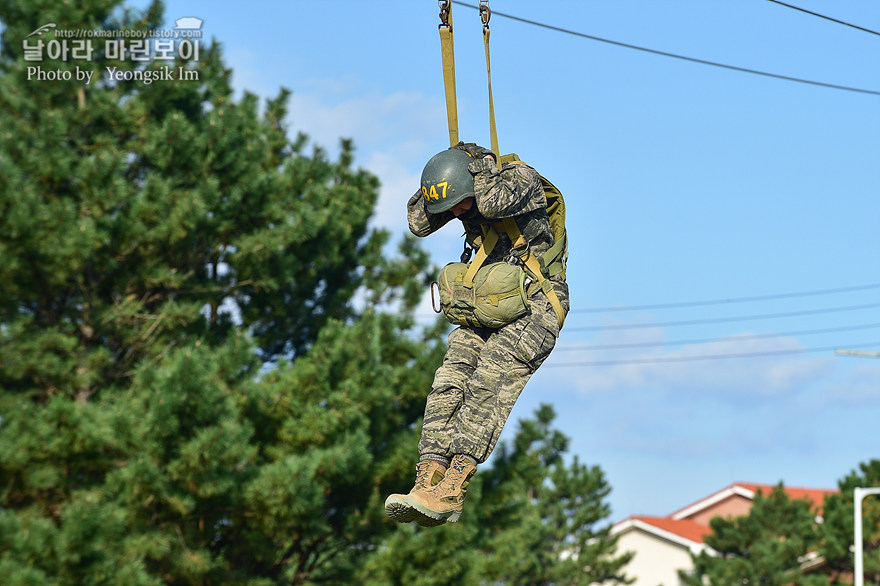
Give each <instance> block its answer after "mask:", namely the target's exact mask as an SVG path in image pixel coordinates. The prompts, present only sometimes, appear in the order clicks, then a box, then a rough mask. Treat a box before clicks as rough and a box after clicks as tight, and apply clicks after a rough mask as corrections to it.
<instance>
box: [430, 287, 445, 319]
mask: <svg viewBox="0 0 880 586" xmlns="http://www.w3.org/2000/svg"><path fill="white" fill-rule="evenodd" d="M435 286H436V287H437V297H436V301H435V297H434V287H435ZM439 301H440V283H438V282H437V281H432V282H431V309H433V310H434V313H440V312H441V311H443V309H442V308H441V307H437V303H439Z"/></svg>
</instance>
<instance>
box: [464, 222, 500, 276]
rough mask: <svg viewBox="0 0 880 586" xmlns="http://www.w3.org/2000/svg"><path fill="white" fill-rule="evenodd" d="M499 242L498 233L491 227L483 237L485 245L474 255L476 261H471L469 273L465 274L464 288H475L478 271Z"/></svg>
mask: <svg viewBox="0 0 880 586" xmlns="http://www.w3.org/2000/svg"><path fill="white" fill-rule="evenodd" d="M497 242H498V232H496V231H495V228H493V227H492V226H489V230H488V231H487V232H486V234H485V235H484V236H483V244H482V245H481V246H480V248H479V250H477V252H476V253H475V254H474V260H472V261H471V264H470V266H469V267H468V270H467V272H466V273H465V274H464V286H465V287H467V288H468V289H471V288H473V286H474V278H476V276H477V271H478V270H480V267H481V266H483V263H484V262H486V259H487V258H489V254H490V253H491V252H492V249H493V248H495V244H496V243H497Z"/></svg>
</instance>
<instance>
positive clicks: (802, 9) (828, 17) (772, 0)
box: [770, 0, 880, 37]
mask: <svg viewBox="0 0 880 586" xmlns="http://www.w3.org/2000/svg"><path fill="white" fill-rule="evenodd" d="M770 2H774V3H776V4H779V5H780V6H786V7H788V8H794V9H795V10H800V11H801V12H806V13H807V14H812V15H813V16H818V17H819V18H824V19H825V20H830V21H831V22H836V23H837V24H842V25H845V26H848V27H852V28H854V29H858V30H860V31H865V32H866V33H871V34H872V35H877V36H878V37H880V33H878V32H877V31H872V30H871V29H869V28H865V27H862V26H858V25H855V24H850V23H848V22H844V21H842V20H837V19H836V18H831V17H830V16H825V15H824V14H819V13H818V12H813V11H811V10H807V9H805V8H801V7H799V6H794V5H792V4H786V3H785V2H780V1H779V0H770Z"/></svg>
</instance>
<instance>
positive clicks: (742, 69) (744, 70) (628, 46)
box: [452, 0, 880, 96]
mask: <svg viewBox="0 0 880 586" xmlns="http://www.w3.org/2000/svg"><path fill="white" fill-rule="evenodd" d="M452 3H453V4H459V5H461V6H466V7H468V8H473V9H475V10H479V6H474V5H473V4H468V3H467V2H461V1H459V0H452ZM492 14H493V15H496V16H500V17H502V18H509V19H510V20H516V21H518V22H522V23H525V24H530V25H533V26H537V27H541V28H545V29H548V30H552V31H556V32H560V33H565V34H567V35H573V36H576V37H581V38H584V39H590V40H592V41H599V42H600V43H608V44H609V45H615V46H618V47H624V48H626V49H634V50H636V51H643V52H645V53H651V54H654V55H661V56H663V57H672V58H673V59H681V60H682V61H689V62H691V63H700V64H702V65H711V66H712V67H721V68H723V69H730V70H733V71H740V72H742V73H751V74H754V75H762V76H764V77H772V78H775V79H783V80H786V81H794V82H797V83H805V84H809V85H816V86H821V87H826V88H831V89H836V90H844V91H848V92H858V93H862V94H871V95H874V96H880V91H875V90H866V89H862V88H855V87H849V86H844V85H837V84H833V83H825V82H821V81H813V80H809V79H802V78H799V77H790V76H788V75H780V74H778V73H769V72H767V71H759V70H757V69H748V68H746V67H739V66H736V65H727V64H725V63H718V62H716V61H707V60H705V59H697V58H696V57H687V56H686V55H678V54H676V53H668V52H666V51H659V50H657V49H650V48H648V47H641V46H639V45H632V44H630V43H622V42H620V41H612V40H611V39H605V38H602V37H597V36H594V35H588V34H585V33H579V32H577V31H573V30H569V29H565V28H561V27H558V26H553V25H550V24H545V23H542V22H537V21H534V20H529V19H527V18H521V17H519V16H514V15H512V14H506V13H504V12H498V11H496V10H493V11H492Z"/></svg>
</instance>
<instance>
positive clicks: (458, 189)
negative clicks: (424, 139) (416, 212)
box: [422, 148, 474, 214]
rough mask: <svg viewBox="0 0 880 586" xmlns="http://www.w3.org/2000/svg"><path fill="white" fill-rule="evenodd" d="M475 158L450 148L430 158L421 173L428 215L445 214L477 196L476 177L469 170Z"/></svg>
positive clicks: (423, 195)
mask: <svg viewBox="0 0 880 586" xmlns="http://www.w3.org/2000/svg"><path fill="white" fill-rule="evenodd" d="M471 161H473V158H472V157H471V156H470V155H469V154H468V153H466V152H464V151H463V150H460V149H455V148H450V149H447V150H445V151H441V152H439V153H437V154H436V155H434V156H433V157H431V160H430V161H428V163H427V164H426V165H425V169H424V170H423V171H422V197H424V198H425V203H426V204H427V206H426V207H427V209H428V212H429V213H432V214H439V213H441V212H445V211H447V210H449V209H452V207H453V206H454V205H455V204H457V203H460V202H461V201H463V200H465V199H467V198H468V197H472V196H473V195H474V177H473V175H471V172H470V171H469V170H468V164H469V163H470V162H471Z"/></svg>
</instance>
